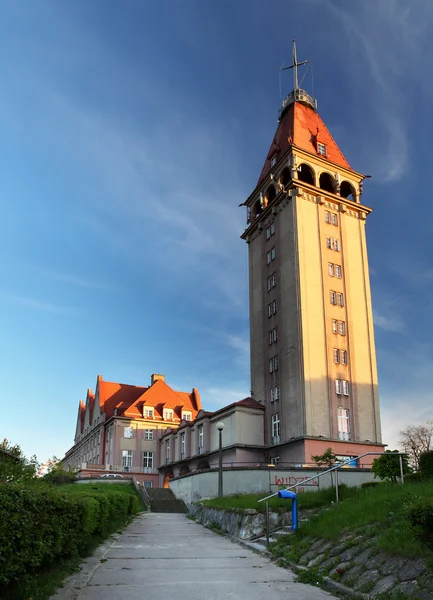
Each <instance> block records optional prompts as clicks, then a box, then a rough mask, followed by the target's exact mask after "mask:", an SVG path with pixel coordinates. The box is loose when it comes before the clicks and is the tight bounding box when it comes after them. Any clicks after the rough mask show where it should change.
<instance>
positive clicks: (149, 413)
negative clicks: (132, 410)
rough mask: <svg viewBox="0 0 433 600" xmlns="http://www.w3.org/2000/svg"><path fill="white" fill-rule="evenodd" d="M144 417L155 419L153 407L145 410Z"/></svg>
mask: <svg viewBox="0 0 433 600" xmlns="http://www.w3.org/2000/svg"><path fill="white" fill-rule="evenodd" d="M143 417H147V418H153V407H151V406H149V407H145V408H144V410H143Z"/></svg>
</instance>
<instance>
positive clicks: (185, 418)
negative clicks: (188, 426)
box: [182, 410, 192, 421]
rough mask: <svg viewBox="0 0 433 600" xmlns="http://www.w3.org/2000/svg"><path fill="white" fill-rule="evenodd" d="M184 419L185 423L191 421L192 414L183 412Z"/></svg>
mask: <svg viewBox="0 0 433 600" xmlns="http://www.w3.org/2000/svg"><path fill="white" fill-rule="evenodd" d="M182 419H183V420H184V421H191V419H192V413H191V412H190V411H189V410H188V411H187V410H183V411H182Z"/></svg>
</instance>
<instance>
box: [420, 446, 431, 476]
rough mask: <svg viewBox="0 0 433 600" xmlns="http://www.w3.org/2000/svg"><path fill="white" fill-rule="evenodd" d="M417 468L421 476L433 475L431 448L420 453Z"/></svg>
mask: <svg viewBox="0 0 433 600" xmlns="http://www.w3.org/2000/svg"><path fill="white" fill-rule="evenodd" d="M419 470H420V473H421V475H422V476H423V477H433V450H429V451H428V452H423V453H422V454H421V456H420V457H419Z"/></svg>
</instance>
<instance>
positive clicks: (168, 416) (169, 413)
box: [163, 408, 173, 421]
mask: <svg viewBox="0 0 433 600" xmlns="http://www.w3.org/2000/svg"><path fill="white" fill-rule="evenodd" d="M163 418H164V420H165V421H173V410H172V409H171V408H164V411H163Z"/></svg>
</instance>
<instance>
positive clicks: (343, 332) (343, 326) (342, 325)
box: [340, 321, 346, 335]
mask: <svg viewBox="0 0 433 600" xmlns="http://www.w3.org/2000/svg"><path fill="white" fill-rule="evenodd" d="M340 335H346V323H345V322H344V321H340Z"/></svg>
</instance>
